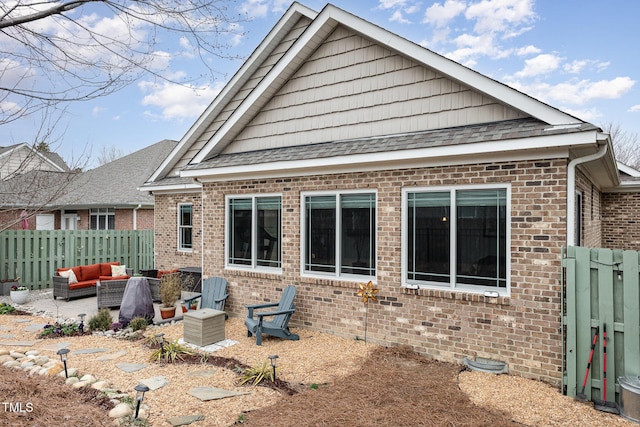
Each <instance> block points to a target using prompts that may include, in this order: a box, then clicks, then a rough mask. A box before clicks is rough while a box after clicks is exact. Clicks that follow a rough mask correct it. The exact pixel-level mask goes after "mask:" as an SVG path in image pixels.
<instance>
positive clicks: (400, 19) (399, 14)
mask: <svg viewBox="0 0 640 427" xmlns="http://www.w3.org/2000/svg"><path fill="white" fill-rule="evenodd" d="M389 21H391V22H398V23H400V24H410V23H411V21H409V20H408V19H406V18H405V17H404V16H403V15H402V12H401V11H399V10H396V11H395V12H393V15H391V18H389Z"/></svg>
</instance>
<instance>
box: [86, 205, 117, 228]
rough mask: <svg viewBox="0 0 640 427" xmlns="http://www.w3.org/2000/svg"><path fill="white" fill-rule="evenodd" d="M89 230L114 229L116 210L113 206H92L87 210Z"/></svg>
mask: <svg viewBox="0 0 640 427" xmlns="http://www.w3.org/2000/svg"><path fill="white" fill-rule="evenodd" d="M89 229H90V230H115V229H116V212H115V209H114V208H93V209H91V210H90V211H89Z"/></svg>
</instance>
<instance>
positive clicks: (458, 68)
mask: <svg viewBox="0 0 640 427" xmlns="http://www.w3.org/2000/svg"><path fill="white" fill-rule="evenodd" d="M300 16H306V17H308V18H309V19H311V20H312V21H311V22H310V24H309V25H308V26H307V27H306V28H305V30H304V31H303V32H302V33H301V34H300V35H299V36H298V37H297V39H296V40H295V41H294V42H293V44H292V45H291V46H290V47H289V48H288V49H287V51H286V52H285V53H284V54H283V55H282V57H280V58H279V60H278V61H277V62H276V63H275V64H273V66H272V67H271V68H270V69H269V71H268V72H267V73H266V74H265V75H264V76H262V77H261V80H260V82H259V83H258V84H257V85H256V86H255V87H254V88H252V90H251V91H249V92H248V93H247V95H246V96H245V97H244V98H243V99H242V100H241V101H240V102H238V103H237V105H234V107H233V110H232V112H231V113H230V115H229V117H226V118H225V120H224V122H223V123H222V124H221V126H220V127H219V128H218V129H215V130H214V131H213V132H212V135H211V136H210V137H208V140H206V143H205V144H204V145H203V146H202V147H201V148H200V150H199V151H198V152H197V153H196V154H194V155H193V156H192V158H190V159H188V165H187V166H186V167H184V168H183V169H182V171H179V175H180V176H181V177H198V176H203V175H208V176H211V175H216V174H219V175H220V176H222V175H223V174H224V171H223V170H222V169H225V168H226V171H227V172H231V171H232V169H229V168H232V167H237V168H240V169H244V170H245V172H248V171H249V170H251V169H252V168H251V167H249V168H247V167H246V166H247V165H257V164H259V163H261V164H266V163H267V162H271V161H273V162H282V161H283V160H281V159H280V158H281V157H282V156H284V157H287V156H288V157H289V160H288V161H292V160H293V158H294V157H295V156H303V157H305V158H307V159H308V158H313V157H314V156H315V154H316V152H320V153H324V154H326V155H328V156H329V157H330V155H329V154H328V153H329V152H330V151H331V150H333V151H332V152H333V155H334V156H344V155H345V154H344V150H345V149H346V148H337V145H338V142H339V143H340V144H343V143H344V144H346V145H349V144H351V145H353V144H354V143H355V141H353V140H349V141H345V140H341V141H332V142H329V141H325V142H324V143H323V142H314V144H319V146H318V147H312V146H311V145H305V146H300V147H288V148H287V149H286V150H285V149H271V150H258V151H251V153H250V154H249V153H237V154H224V153H225V149H226V148H227V147H228V145H229V144H230V143H231V142H233V141H234V138H236V137H237V136H238V135H239V134H240V132H242V131H243V129H245V128H246V126H247V125H248V124H249V123H250V122H251V120H253V119H254V117H256V115H257V114H258V113H259V112H260V111H261V110H262V109H263V107H264V106H265V105H266V104H267V103H268V102H269V101H270V100H271V99H272V98H273V96H274V95H275V94H276V93H277V92H278V91H279V90H280V89H281V88H282V87H283V85H284V84H286V82H287V81H289V79H290V78H291V77H292V76H293V75H294V73H295V72H296V71H297V70H299V69H300V67H301V66H302V65H303V64H304V63H305V61H306V60H307V59H308V58H309V57H310V56H311V55H312V54H313V53H314V52H315V51H316V50H317V48H318V47H319V46H320V45H321V44H322V43H323V42H324V41H325V40H326V38H327V37H328V36H329V35H330V34H331V33H332V32H333V31H334V30H335V29H336V28H337V27H338V26H342V27H345V28H347V29H349V30H350V31H352V32H354V33H356V34H359V35H360V36H362V37H363V38H366V39H368V40H372V42H373V43H375V44H376V45H379V46H382V47H383V48H385V49H388V50H389V51H391V52H394V53H396V54H397V55H400V56H401V57H403V58H408V59H409V60H411V61H413V62H415V63H417V64H419V65H420V66H423V67H425V68H428V69H430V70H434V71H435V72H436V73H438V74H440V75H442V76H445V77H446V78H448V79H450V80H451V81H453V82H456V83H458V84H460V85H464V86H465V87H470V88H472V89H473V90H474V91H476V92H478V93H480V94H482V95H484V96H487V97H488V98H490V99H492V100H496V101H497V102H498V103H500V104H502V105H506V106H509V107H510V108H512V109H513V110H515V111H519V112H521V113H522V116H524V117H530V118H531V119H532V120H533V121H534V122H537V123H538V126H539V127H540V128H541V129H542V128H547V131H548V130H549V129H552V130H567V131H566V132H564V133H565V134H571V133H577V132H579V131H581V132H589V137H588V138H586V137H583V138H582V139H581V140H579V141H578V140H576V139H575V138H574V139H573V140H572V141H574V142H575V144H576V145H580V144H592V146H591V147H590V148H589V149H587V150H583V152H579V151H580V150H581V149H579V150H578V151H576V152H575V153H574V154H573V155H581V154H588V153H591V152H592V150H593V145H595V144H594V143H595V141H596V138H595V137H594V136H593V135H594V134H595V133H596V132H599V131H600V130H599V129H597V128H596V127H595V126H592V125H589V124H587V123H585V122H583V121H581V120H579V119H577V118H576V117H574V116H572V115H570V114H567V113H564V112H562V111H560V110H558V109H556V108H553V107H551V106H549V105H547V104H545V103H543V102H540V101H538V100H536V99H534V98H532V97H530V96H528V95H526V94H524V93H522V92H519V91H517V90H516V89H513V88H511V87H509V86H506V85H504V84H502V83H500V82H498V81H496V80H493V79H491V78H489V77H487V76H484V75H482V74H480V73H478V72H476V71H474V70H471V69H469V68H467V67H465V66H463V65H461V64H458V63H456V62H454V61H452V60H450V59H447V58H445V57H443V56H441V55H439V54H436V53H434V52H432V51H430V50H428V49H425V48H423V47H421V46H419V45H417V44H415V43H413V42H411V41H409V40H406V39H404V38H402V37H400V36H398V35H396V34H393V33H391V32H389V31H387V30H385V29H383V28H381V27H378V26H376V25H374V24H372V23H370V22H367V21H365V20H363V19H361V18H359V17H357V16H354V15H352V14H350V13H348V12H345V11H344V10H342V9H339V8H337V7H335V6H333V5H330V4H329V5H327V6H326V7H324V8H323V9H322V11H321V12H320V13H315V12H312V11H310V10H309V9H308V8H306V7H304V6H302V5H300V4H299V3H294V4H293V5H292V6H291V7H290V8H289V10H288V11H287V12H286V13H285V15H284V16H283V18H282V19H281V20H280V21H279V22H278V24H277V25H276V26H275V27H274V29H273V30H272V31H271V32H270V33H269V35H268V36H267V37H266V38H265V40H264V41H263V42H262V43H261V44H260V46H259V47H258V49H256V51H255V52H254V54H253V55H252V56H251V57H250V58H249V60H248V61H247V62H246V63H245V65H244V66H243V67H242V68H241V69H240V70H239V71H238V73H237V74H236V75H235V76H234V78H233V79H232V80H231V82H230V83H229V84H228V85H227V86H226V87H225V89H224V90H223V91H222V92H221V94H220V95H218V97H216V99H215V100H214V101H213V102H212V104H211V105H210V106H209V108H207V110H206V111H205V112H204V113H203V114H202V115H201V116H200V118H199V119H198V120H197V121H196V123H195V124H194V125H193V126H192V127H191V129H190V130H189V132H188V133H187V134H186V135H185V136H184V137H183V138H182V140H181V141H180V143H179V144H178V147H176V150H174V151H173V152H172V153H171V155H170V156H169V158H167V159H166V160H165V161H164V162H163V164H162V165H161V167H160V168H159V169H158V170H156V172H154V174H153V175H152V177H151V179H150V182H148V183H147V184H146V185H145V188H146V189H149V190H151V189H153V187H154V186H155V185H158V186H159V187H160V186H164V185H165V184H166V185H168V184H169V182H168V181H167V180H165V179H163V178H165V177H166V178H169V177H167V174H168V173H169V172H170V170H171V168H172V167H174V166H175V165H176V164H177V163H178V161H179V160H180V156H183V155H184V154H185V153H186V152H187V150H188V148H189V147H190V146H191V145H192V144H193V143H194V141H195V140H196V139H197V138H198V137H201V136H203V133H204V132H205V130H206V128H207V125H208V124H210V123H212V122H213V121H214V119H215V118H216V116H217V114H218V113H219V112H220V111H222V109H223V108H224V107H225V106H227V103H228V102H229V100H230V99H231V94H234V93H235V92H237V91H238V90H240V88H241V87H242V83H243V82H245V81H247V80H248V79H249V78H251V77H252V73H253V71H254V70H256V69H257V68H258V66H259V65H260V61H264V60H265V58H267V57H268V54H269V50H270V49H273V48H274V46H275V45H276V44H277V43H276V41H277V40H279V39H281V38H282V37H284V34H285V33H286V31H288V29H290V28H292V27H293V25H294V24H295V22H298V19H299V18H300ZM508 124H509V125H511V126H515V128H513V129H511V130H509V129H507V128H504V129H503V130H502V134H503V135H508V134H509V133H510V132H516V133H518V132H519V130H518V127H519V126H520V125H521V124H522V123H519V122H517V121H509V122H508ZM552 134H553V133H552V132H542V134H541V136H542V135H552ZM456 135H458V134H456ZM423 136H424V138H423V140H426V139H427V138H436V139H435V140H433V141H431V142H429V143H427V144H430V145H431V146H434V144H437V139H438V133H433V132H427V133H424V135H423ZM458 136H459V135H458ZM462 138H463V139H464V138H465V136H464V135H462ZM483 138H484V137H483ZM402 140H403V136H402V135H398V136H397V138H396V137H393V138H391V137H389V138H386V139H385V138H378V139H377V142H384V143H385V144H389V143H391V144H399V143H400V141H402ZM503 140H504V139H503ZM483 141H486V139H483ZM449 142H450V143H451V144H454V145H457V144H462V143H463V142H464V141H463V140H455V139H454V140H451V139H450V140H449ZM535 142H536V141H533V140H531V143H532V144H535ZM320 145H322V146H320ZM346 145H345V147H346ZM328 147H331V148H328ZM388 148H390V149H393V147H392V146H389V147H388ZM425 148H426V147H425ZM535 148H536V147H535V146H529V147H526V149H535ZM570 149H574V147H569V146H568V145H567V146H566V147H565V153H566V152H568V151H569V150H570ZM327 150H329V151H327ZM340 150H343V154H339V152H340ZM590 150H591V151H590ZM382 151H385V150H382ZM258 159H262V161H259V160H258ZM269 159H270V160H269ZM276 159H280V160H276ZM242 162H245V163H243V164H242V165H241V163H242ZM608 162H609V163H611V162H610V161H608ZM277 165H280V166H282V163H277ZM292 167H293V168H296V167H297V168H298V169H299V168H300V167H301V165H300V164H299V165H297V166H292ZM220 168H222V169H220ZM270 168H271V169H273V170H274V171H275V170H281V169H279V168H278V166H276V163H273V164H271V165H270ZM213 169H218V170H217V171H213ZM254 169H257V168H254ZM605 169H606V167H605ZM292 170H293V169H292ZM607 180H608V182H607V185H611V183H612V182H614V181H615V178H614V179H611V177H608V178H607ZM165 188H166V187H165Z"/></svg>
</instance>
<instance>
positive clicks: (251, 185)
mask: <svg viewBox="0 0 640 427" xmlns="http://www.w3.org/2000/svg"><path fill="white" fill-rule="evenodd" d="M565 171H566V160H564V159H559V160H554V159H551V160H544V161H523V162H517V163H495V164H477V165H468V166H460V167H434V168H428V169H407V170H394V171H380V172H367V173H353V174H340V175H324V176H309V177H300V178H291V179H265V180H260V181H234V182H226V183H215V184H210V183H206V184H204V188H203V195H204V197H203V200H202V202H203V203H202V212H203V215H204V217H203V228H204V236H205V239H206V244H205V246H204V250H203V254H202V256H203V266H204V274H205V276H211V275H221V276H224V277H226V278H227V280H228V281H229V288H228V289H229V293H230V297H229V299H228V302H227V310H228V311H229V313H230V314H231V315H234V316H246V309H245V308H244V306H245V305H246V304H251V303H258V302H264V301H277V300H278V299H279V296H280V292H281V290H282V288H283V287H284V286H285V285H289V284H295V285H297V286H298V296H297V297H296V307H297V311H296V314H295V315H294V316H293V318H292V321H291V325H292V326H294V327H296V326H298V327H306V328H311V329H315V330H320V331H326V332H331V333H335V334H337V335H340V336H344V337H347V338H351V339H353V338H355V337H359V338H362V337H363V336H364V318H365V306H364V304H363V303H362V302H361V301H360V299H359V298H357V297H356V295H355V294H356V292H357V289H358V282H350V281H343V280H331V279H322V280H319V279H312V278H303V277H300V193H301V191H308V190H323V189H326V190H343V189H344V190H351V189H377V191H378V199H377V200H378V205H377V215H378V242H377V245H378V252H377V287H378V288H380V300H379V302H378V303H370V304H369V312H368V332H367V338H368V341H370V342H375V343H379V344H385V345H391V344H408V345H411V346H413V347H414V348H415V349H416V350H418V351H420V352H421V353H424V354H427V355H429V356H432V357H434V358H436V359H439V360H445V361H452V362H461V361H462V360H463V359H464V358H465V357H471V358H473V357H476V356H478V357H490V358H494V359H499V360H503V361H505V362H507V363H508V365H509V369H510V372H512V373H514V374H517V375H522V376H524V377H529V378H534V379H541V380H545V381H549V382H551V383H555V384H559V383H560V381H561V366H562V360H561V358H562V346H561V339H562V337H561V322H560V304H561V283H560V279H561V273H560V272H561V269H560V250H561V247H562V245H563V243H564V242H565V241H566V223H565V215H566V209H565V204H566V174H565ZM494 183H510V184H511V211H510V213H511V241H510V242H511V255H512V259H511V280H510V283H511V296H510V297H500V298H485V297H484V296H482V295H477V294H469V293H464V292H453V291H450V290H431V289H420V290H409V289H405V288H402V287H401V286H400V284H401V259H400V255H401V249H400V243H401V234H400V229H401V212H402V211H401V198H402V189H403V188H404V187H428V186H448V185H468V184H494ZM267 192H268V193H273V192H278V193H281V194H282V238H283V242H282V247H283V257H282V261H283V263H282V274H266V273H258V272H249V271H238V270H225V269H224V220H225V219H224V217H225V212H224V206H225V195H236V194H256V193H267ZM186 200H191V201H193V202H194V213H195V215H196V216H198V215H199V214H200V209H199V206H198V196H197V195H184V196H180V197H178V196H175V195H167V196H157V197H156V218H155V220H156V251H157V258H156V260H157V262H158V263H159V264H160V265H161V266H162V267H163V268H166V267H169V266H178V265H180V264H184V262H183V259H182V258H183V257H184V255H183V254H179V253H177V251H176V250H175V248H176V236H175V234H176V206H177V202H178V201H186ZM194 224H199V220H198V219H194ZM199 241H200V236H199V235H198V236H197V237H196V236H194V243H195V244H196V249H194V255H195V253H196V252H197V250H198V249H197V248H199V243H197V242H199ZM198 255H199V254H198Z"/></svg>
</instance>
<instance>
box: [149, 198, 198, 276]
mask: <svg viewBox="0 0 640 427" xmlns="http://www.w3.org/2000/svg"><path fill="white" fill-rule="evenodd" d="M178 203H192V204H193V226H194V227H193V250H192V251H190V252H186V251H179V250H178ZM154 224H155V232H154V239H155V243H154V247H155V268H157V269H170V268H178V267H188V266H200V265H201V264H202V259H201V254H202V252H201V248H202V237H201V236H202V230H201V227H200V225H201V224H202V199H201V196H200V193H199V192H198V193H188V194H170V195H156V196H155V209H154ZM205 228H206V227H205Z"/></svg>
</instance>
